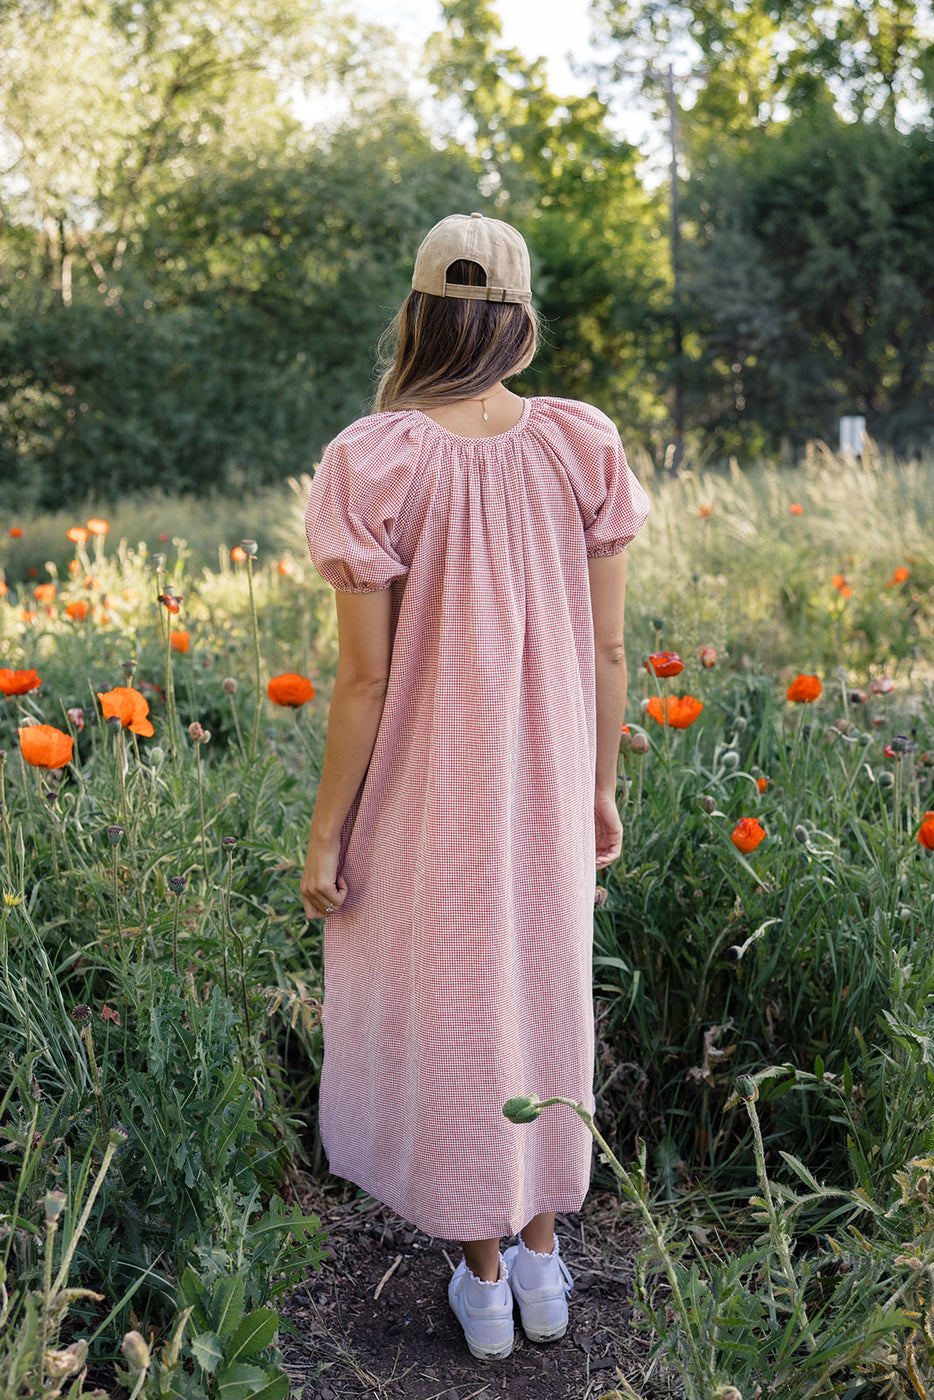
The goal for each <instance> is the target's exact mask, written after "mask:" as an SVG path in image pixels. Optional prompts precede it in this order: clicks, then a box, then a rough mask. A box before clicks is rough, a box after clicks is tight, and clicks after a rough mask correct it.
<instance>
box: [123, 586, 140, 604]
mask: <svg viewBox="0 0 934 1400" xmlns="http://www.w3.org/2000/svg"><path fill="white" fill-rule="evenodd" d="M123 601H124V602H125V603H138V602H139V589H138V588H124V590H123Z"/></svg>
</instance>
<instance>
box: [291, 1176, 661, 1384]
mask: <svg viewBox="0 0 934 1400" xmlns="http://www.w3.org/2000/svg"><path fill="white" fill-rule="evenodd" d="M337 1199H338V1198H336V1197H335V1196H333V1195H328V1194H324V1195H322V1194H321V1193H317V1194H316V1195H315V1196H314V1197H313V1198H311V1199H309V1200H308V1201H307V1202H306V1203H305V1204H306V1205H307V1208H309V1209H311V1210H315V1211H316V1212H317V1213H318V1214H319V1215H320V1217H321V1219H322V1221H323V1223H324V1225H325V1227H326V1229H327V1232H328V1245H329V1247H330V1251H331V1254H330V1258H329V1259H328V1261H327V1263H326V1264H325V1266H324V1268H323V1269H322V1270H321V1272H320V1273H317V1274H314V1275H312V1277H311V1278H309V1279H308V1281H307V1282H306V1283H304V1284H302V1285H301V1286H300V1287H299V1288H297V1289H295V1290H294V1291H293V1292H292V1293H291V1294H289V1295H288V1296H287V1297H285V1298H283V1299H280V1301H279V1311H280V1315H281V1316H282V1318H283V1334H282V1342H281V1345H282V1348H283V1352H284V1356H285V1364H286V1368H287V1370H288V1371H289V1374H290V1375H291V1377H292V1379H293V1383H294V1387H295V1389H294V1392H293V1393H294V1394H295V1396H296V1400H298V1397H303V1400H363V1397H367V1400H495V1397H497V1396H502V1395H507V1396H508V1397H509V1400H570V1398H571V1397H573V1400H601V1397H603V1396H607V1395H615V1394H618V1393H619V1392H618V1391H617V1384H618V1380H619V1376H620V1374H622V1375H624V1376H625V1377H626V1378H627V1379H628V1380H629V1382H630V1384H631V1385H633V1386H634V1387H635V1389H636V1391H637V1393H638V1394H639V1395H640V1396H642V1397H644V1400H656V1397H661V1396H662V1395H664V1394H667V1393H668V1392H667V1391H666V1390H665V1389H664V1387H659V1386H658V1385H657V1384H656V1386H654V1387H653V1385H652V1382H651V1380H650V1379H649V1378H647V1376H646V1371H647V1369H650V1368H648V1364H647V1355H648V1351H649V1347H650V1339H649V1336H648V1335H647V1333H646V1332H644V1331H641V1330H637V1329H636V1328H635V1327H634V1325H633V1323H634V1313H633V1309H632V1306H631V1304H630V1302H629V1296H630V1292H631V1281H632V1248H633V1241H634V1231H633V1229H632V1225H631V1222H630V1221H629V1220H628V1218H627V1217H626V1216H624V1215H623V1214H622V1212H621V1209H620V1206H619V1203H618V1201H617V1199H616V1197H615V1195H608V1194H600V1193H597V1194H594V1195H592V1196H591V1198H590V1199H589V1200H588V1201H587V1203H586V1204H585V1207H584V1210H583V1211H582V1212H581V1213H580V1214H579V1215H572V1216H562V1217H559V1222H558V1231H559V1235H560V1238H561V1253H562V1256H563V1257H564V1259H565V1260H566V1262H567V1264H568V1266H569V1268H570V1270H571V1273H572V1274H573V1276H574V1278H575V1290H574V1293H573V1294H572V1296H571V1304H570V1306H571V1314H570V1318H571V1320H570V1326H569V1327H568V1332H567V1335H566V1336H565V1337H564V1338H563V1339H562V1340H561V1341H559V1342H552V1343H551V1344H549V1345H548V1346H538V1345H536V1344H534V1343H532V1342H529V1341H527V1340H526V1338H525V1337H524V1335H523V1334H522V1330H521V1328H520V1327H518V1326H517V1329H516V1345H515V1348H514V1350H513V1354H512V1356H510V1357H509V1358H508V1359H507V1360H505V1361H497V1362H492V1363H483V1362H479V1361H475V1360H474V1359H473V1358H472V1357H471V1356H470V1353H469V1352H468V1351H467V1347H466V1345H465V1343H464V1338H463V1334H462V1332H461V1330H460V1327H459V1325H458V1323H457V1321H456V1319H455V1318H454V1315H453V1313H452V1312H451V1311H450V1309H449V1307H448V1303H447V1284H448V1279H449V1278H450V1276H451V1271H452V1268H453V1266H454V1264H455V1263H456V1262H457V1259H458V1257H459V1254H458V1251H457V1250H456V1248H455V1247H452V1246H451V1245H450V1244H448V1243H447V1242H445V1241H439V1240H432V1239H429V1237H428V1236H427V1235H423V1234H421V1233H420V1232H419V1231H416V1230H413V1229H411V1228H410V1227H409V1226H408V1225H406V1224H405V1222H404V1221H401V1220H400V1219H399V1218H398V1217H397V1216H395V1215H393V1214H392V1213H391V1212H390V1211H387V1210H386V1209H385V1208H384V1207H382V1206H380V1205H378V1204H376V1203H374V1202H371V1201H367V1200H365V1201H363V1202H350V1203H346V1204H338V1203H336V1202H337ZM289 1324H290V1325H291V1328H292V1329H294V1332H291V1334H290V1330H289Z"/></svg>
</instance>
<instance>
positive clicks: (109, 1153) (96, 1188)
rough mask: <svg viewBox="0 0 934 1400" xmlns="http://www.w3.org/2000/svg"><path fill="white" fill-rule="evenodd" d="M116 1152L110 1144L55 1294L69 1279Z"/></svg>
mask: <svg viewBox="0 0 934 1400" xmlns="http://www.w3.org/2000/svg"><path fill="white" fill-rule="evenodd" d="M116 1150H117V1145H116V1143H114V1142H108V1144H107V1147H106V1149H105V1151H104V1156H103V1158H102V1160H101V1165H100V1170H99V1171H98V1173H97V1176H96V1177H95V1178H94V1184H93V1185H92V1187H91V1190H90V1193H89V1195H88V1198H87V1200H86V1201H85V1204H84V1210H83V1211H82V1212H81V1219H80V1220H79V1221H78V1223H77V1225H76V1226H75V1228H74V1230H73V1231H72V1235H71V1240H70V1241H69V1244H68V1249H67V1250H66V1252H65V1257H64V1259H63V1260H62V1263H61V1267H60V1269H59V1271H58V1274H57V1275H56V1278H55V1282H54V1284H53V1285H52V1292H53V1293H57V1292H58V1291H59V1289H60V1288H61V1287H62V1286H63V1284H64V1283H65V1281H66V1279H67V1278H68V1270H69V1269H70V1268H71V1261H72V1259H73V1258H74V1253H75V1250H76V1249H77V1248H78V1241H79V1239H80V1238H81V1236H82V1235H83V1234H84V1231H85V1229H86V1227H87V1223H88V1221H89V1220H90V1218H91V1211H92V1210H93V1209H94V1202H95V1201H96V1200H97V1195H98V1192H99V1191H100V1189H101V1186H102V1185H103V1184H104V1177H105V1176H106V1175H107V1172H108V1171H109V1169H110V1164H111V1162H112V1161H113V1156H114V1153H115V1152H116Z"/></svg>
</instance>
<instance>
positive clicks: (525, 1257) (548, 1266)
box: [513, 1235, 558, 1289]
mask: <svg viewBox="0 0 934 1400" xmlns="http://www.w3.org/2000/svg"><path fill="white" fill-rule="evenodd" d="M557 1253H558V1237H557V1235H555V1237H554V1244H553V1245H552V1249H551V1253H550V1254H539V1253H538V1252H537V1251H536V1250H534V1249H529V1247H528V1245H527V1244H526V1242H525V1240H524V1239H523V1238H522V1236H521V1235H520V1236H519V1253H518V1254H517V1255H516V1258H515V1262H514V1263H513V1268H514V1269H515V1271H516V1277H517V1278H518V1280H519V1286H520V1287H521V1288H527V1289H529V1288H541V1287H542V1285H543V1284H544V1283H547V1282H548V1281H549V1280H550V1279H551V1278H552V1277H553V1275H554V1264H555V1256H556V1254H557Z"/></svg>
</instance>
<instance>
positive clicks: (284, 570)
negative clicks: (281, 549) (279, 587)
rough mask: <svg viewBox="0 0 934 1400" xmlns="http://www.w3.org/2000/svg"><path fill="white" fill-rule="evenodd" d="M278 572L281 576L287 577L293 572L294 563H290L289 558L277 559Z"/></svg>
mask: <svg viewBox="0 0 934 1400" xmlns="http://www.w3.org/2000/svg"><path fill="white" fill-rule="evenodd" d="M279 573H280V574H281V575H282V577H283V578H288V577H289V576H290V575H291V574H294V573H295V565H294V564H293V563H292V561H291V559H280V560H279Z"/></svg>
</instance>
